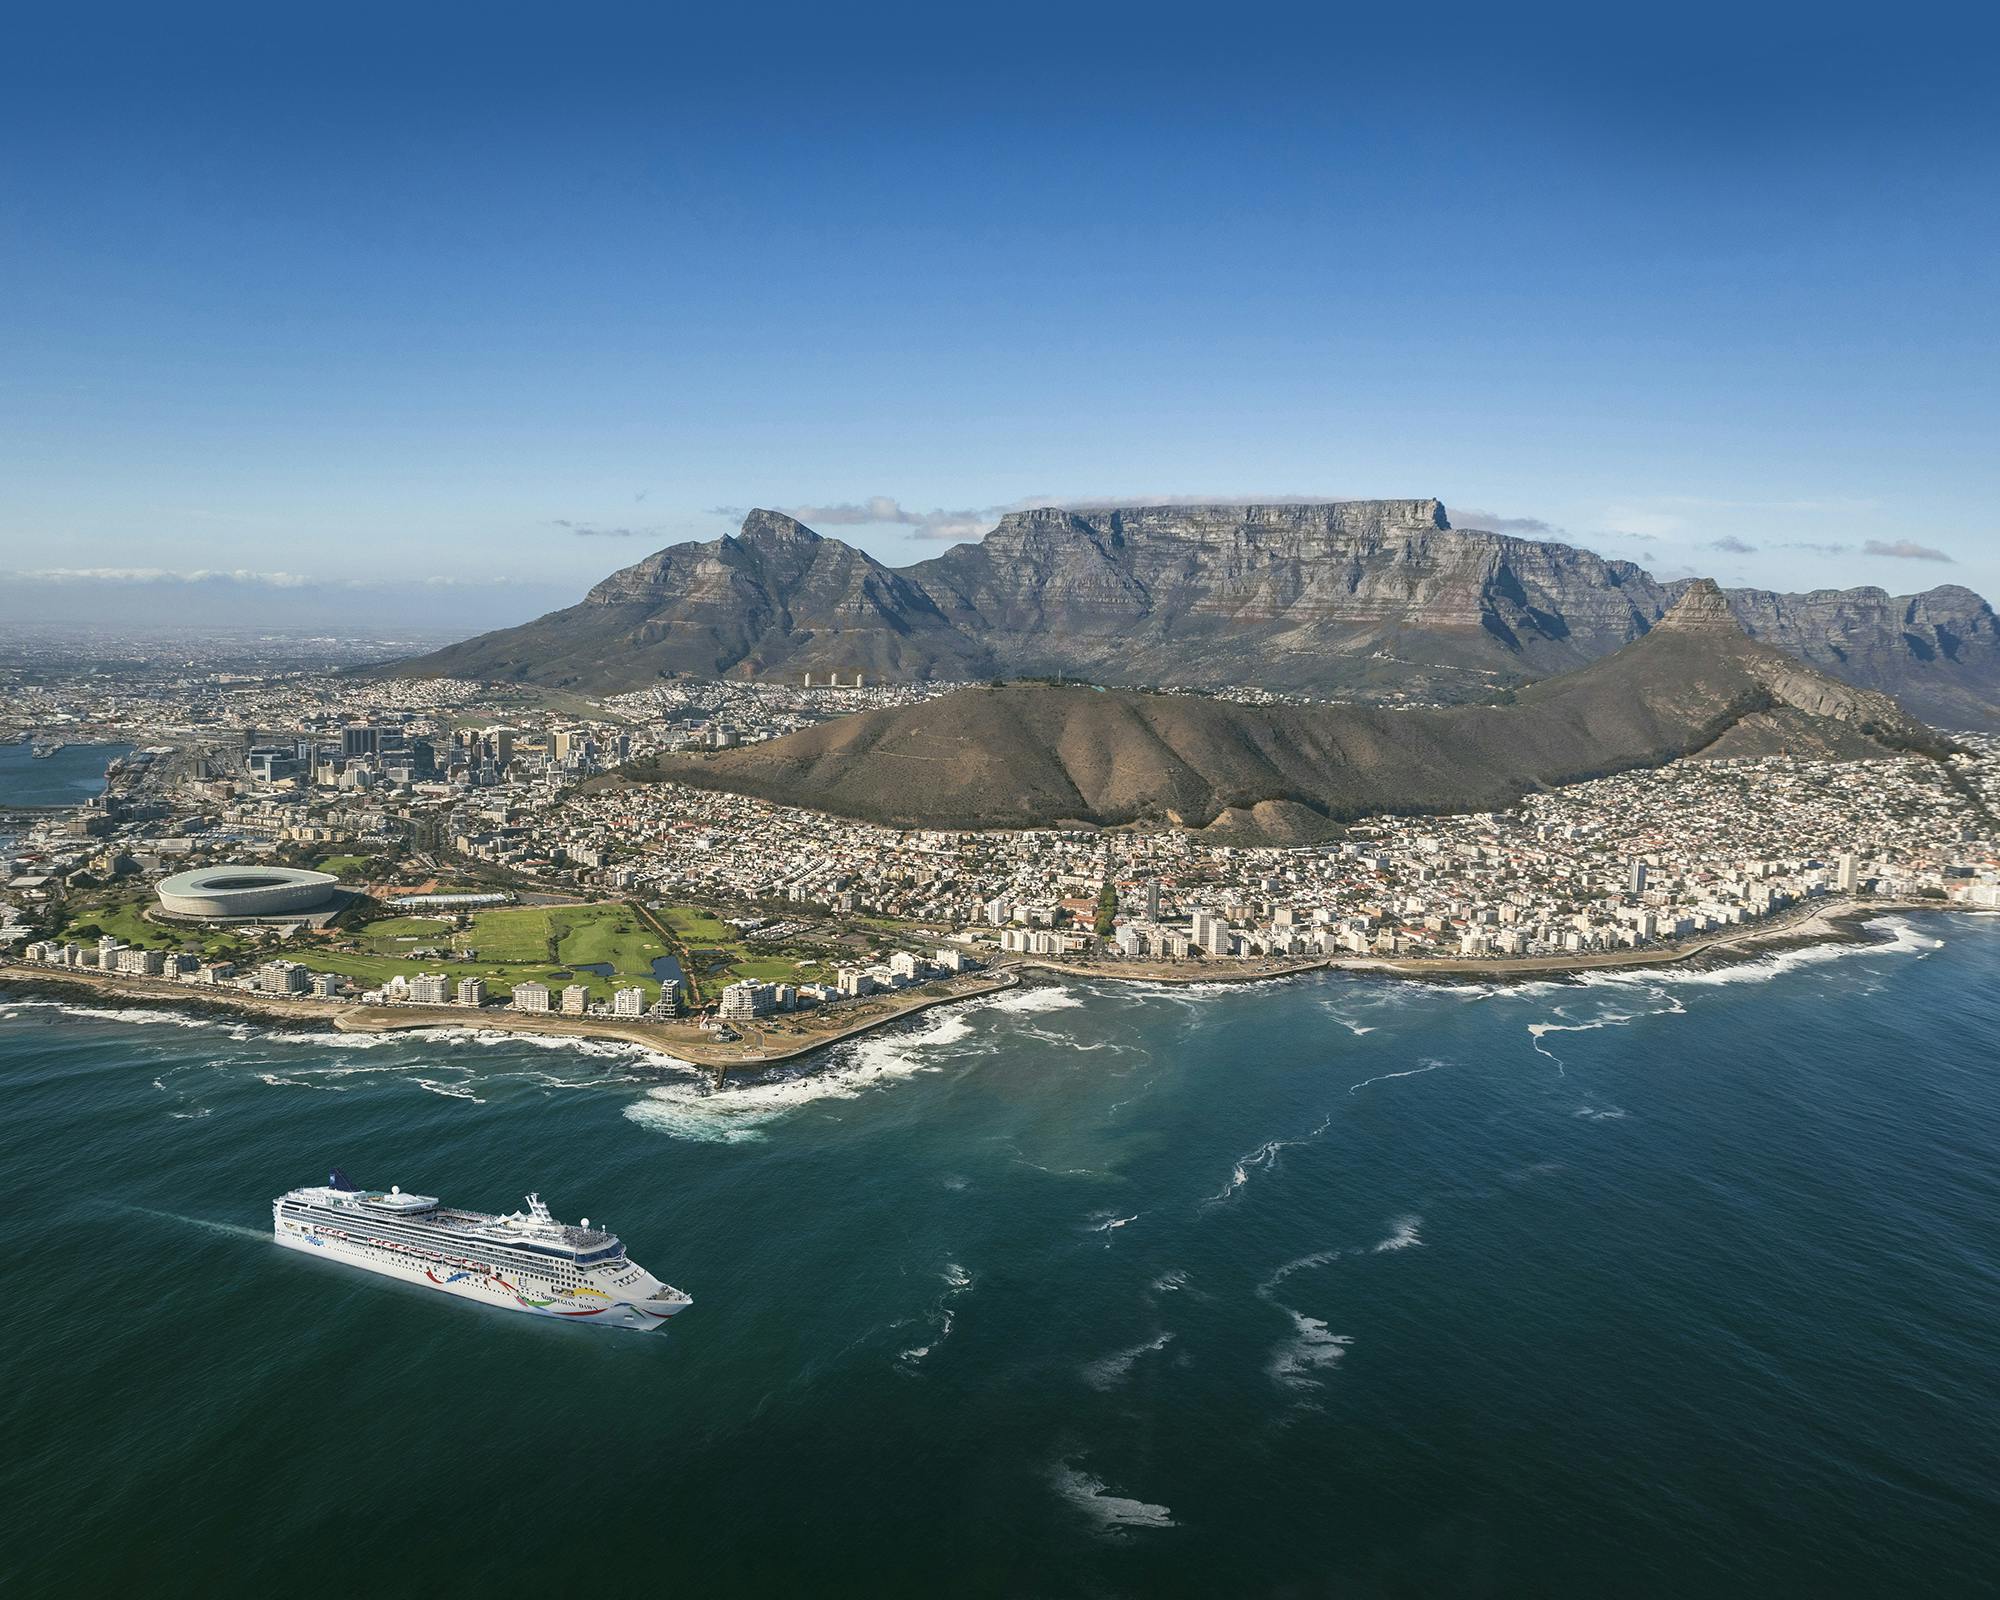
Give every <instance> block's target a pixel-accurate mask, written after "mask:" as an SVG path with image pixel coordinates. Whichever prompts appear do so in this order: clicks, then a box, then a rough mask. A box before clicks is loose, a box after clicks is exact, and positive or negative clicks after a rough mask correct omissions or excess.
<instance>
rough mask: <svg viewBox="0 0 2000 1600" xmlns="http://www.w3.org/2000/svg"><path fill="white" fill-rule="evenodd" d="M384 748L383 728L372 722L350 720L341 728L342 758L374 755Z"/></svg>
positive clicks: (350, 758) (349, 758) (349, 759)
mask: <svg viewBox="0 0 2000 1600" xmlns="http://www.w3.org/2000/svg"><path fill="white" fill-rule="evenodd" d="M381 748H382V730H381V729H380V728H377V727H376V726H375V725H374V724H373V723H372V722H350V723H348V724H347V726H346V727H344V728H342V729H341V730H340V754H341V759H343V760H348V761H351V760H352V759H353V758H354V757H356V756H372V755H375V754H377V753H379V752H380V750H381Z"/></svg>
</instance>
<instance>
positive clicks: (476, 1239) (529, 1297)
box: [271, 1168, 693, 1330]
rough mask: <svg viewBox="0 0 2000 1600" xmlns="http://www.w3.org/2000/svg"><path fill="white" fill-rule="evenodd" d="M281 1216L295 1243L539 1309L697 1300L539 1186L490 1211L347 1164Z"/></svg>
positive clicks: (588, 1315) (289, 1201)
mask: <svg viewBox="0 0 2000 1600" xmlns="http://www.w3.org/2000/svg"><path fill="white" fill-rule="evenodd" d="M271 1225H272V1229H273V1231H274V1232H275V1233H276V1235H277V1240H278V1243H280V1244H282V1245H286V1246H289V1247H290V1248H291V1249H294V1250H303V1251H307V1252H309V1253H312V1254H317V1255H325V1256H329V1257H331V1258H332V1259H333V1260H336V1261H344V1262H346V1263H347V1264H348V1265H349V1266H354V1267H362V1268H365V1269H366V1270H367V1271H369V1272H379V1273H381V1274H382V1275H383V1276H384V1277H389V1278H401V1279H402V1280H403V1281H404V1282H405V1283H416V1284H422V1285H423V1286H424V1287H425V1288H427V1289H442V1290H443V1291H444V1292H445V1293H446V1294H454V1295H457V1296H459V1297H460V1298H461V1299H465V1300H476V1301H478V1302H479V1303H480V1304H482V1305H490V1306H499V1307H501V1308H503V1309H505V1310H508V1311H525V1312H528V1313H529V1314H530V1315H532V1316H538V1317H566V1318H570V1319H573V1320H576V1321H580V1322H587V1323H591V1324H593V1325H595V1326H598V1327H614V1328H638V1329H642V1330H650V1329H653V1328H657V1327H659V1326H661V1325H662V1324H663V1323H664V1322H665V1321H666V1320H667V1318H669V1317H671V1316H672V1315H673V1314H674V1313H675V1312H677V1311H684V1310H686V1309H687V1307H688V1306H690V1305H691V1304H693V1302H692V1301H691V1300H690V1299H689V1297H688V1296H687V1295H685V1294H683V1293H681V1291H680V1290H678V1289H676V1288H673V1287H672V1286H670V1285H668V1284H664V1283H662V1282H661V1281H660V1280H659V1279H658V1278H656V1277H654V1276H653V1275H652V1274H651V1273H650V1272H648V1271H646V1269H645V1268H643V1267H641V1266H639V1265H638V1264H637V1263H636V1262H634V1261H633V1260H632V1259H631V1258H630V1257H628V1256H627V1255H626V1254H625V1247H624V1245H622V1244H621V1243H619V1241H618V1238H617V1236H616V1235H615V1234H611V1233H607V1232H606V1231H604V1230H603V1229H602V1228H593V1227H591V1225H590V1219H589V1218H588V1217H585V1218H584V1219H583V1223H582V1225H581V1226H578V1227H572V1226H570V1225H569V1224H568V1223H565V1222H558V1221H556V1220H555V1218H553V1217H552V1216H550V1215H549V1208H548V1207H547V1206H545V1205H543V1204H542V1201H541V1197H540V1196H539V1195H532V1194H531V1195H529V1196H528V1209H527V1210H526V1211H525V1212H522V1211H515V1212H512V1213H510V1214H509V1215H507V1216H488V1215H487V1214H486V1213H485V1212H483V1211H459V1210H456V1209H454V1208H452V1207H450V1206H443V1205H440V1204H438V1202H437V1201H436V1200H435V1199H434V1198H433V1197H431V1196H430V1195H422V1194H404V1193H403V1191H402V1190H401V1189H400V1188H394V1187H392V1188H390V1189H387V1190H381V1189H362V1188H359V1187H357V1186H356V1185H355V1184H353V1183H351V1182H350V1181H349V1180H348V1178H347V1175H346V1174H345V1173H343V1172H341V1171H340V1170H339V1169H338V1168H336V1169H335V1170H334V1172H333V1173H332V1175H331V1176H330V1177H329V1178H328V1180H327V1182H326V1183H325V1185H324V1186H322V1187H318V1188H311V1189H294V1190H292V1192H291V1193H290V1194H286V1195H280V1196H279V1197H278V1198H277V1199H276V1200H275V1201H273V1202H272V1204H271Z"/></svg>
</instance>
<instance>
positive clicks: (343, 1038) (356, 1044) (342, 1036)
mask: <svg viewBox="0 0 2000 1600" xmlns="http://www.w3.org/2000/svg"><path fill="white" fill-rule="evenodd" d="M419 1031H421V1030H419ZM257 1042H258V1043H259V1044H290V1045H305V1046H307V1047H309V1048H311V1049H314V1050H379V1049H381V1048H382V1046H384V1045H386V1044H395V1043H397V1039H396V1036H395V1035H394V1034H393V1033H342V1032H341V1031H340V1030H339V1029H338V1028H323V1029H322V1028H315V1029H313V1030H312V1031H311V1032H309V1033H301V1032H295V1031H281V1032H269V1033H266V1034H265V1035H264V1036H263V1037H262V1038H260V1039H259V1040H258V1041H257Z"/></svg>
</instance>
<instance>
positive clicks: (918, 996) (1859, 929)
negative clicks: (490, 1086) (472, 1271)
mask: <svg viewBox="0 0 2000 1600" xmlns="http://www.w3.org/2000/svg"><path fill="white" fill-rule="evenodd" d="M1948 909H1950V907H1949V906H1947V905H1944V904H1940V903H1938V902H1935V901H1906V900H1854V899H1848V898H1839V899H1831V898H1830V899H1827V900H1823V901H1815V902H1813V903H1811V904H1808V905H1805V906H1799V907H1795V908H1793V909H1791V910H1788V911H1785V912H1782V913H1780V914H1779V915H1777V916H1775V917H1768V918H1764V919H1761V920H1759V921H1757V922H1754V923H1747V924H1744V925H1741V926H1738V927H1733V928H1727V929H1723V930H1721V931H1718V932H1715V933H1710V934H1702V935H1699V936H1697V937H1695V938H1692V939H1688V940H1684V941H1682V942H1680V943H1678V944H1674V945H1667V946H1658V945H1656V946H1649V947H1647V948H1644V949H1637V950H1616V951H1603V952H1597V953H1592V954H1588V955H1562V956H1523V957H1490V956H1489V957H1482V958H1479V959H1476V960H1474V959H1464V960H1454V959H1449V958H1441V957H1423V958H1409V959H1400V960H1399V959H1395V958H1392V957H1381V956H1320V957H1314V958H1312V959H1309V960H1287V959H1271V960H1260V961H1229V962H1227V963H1225V962H1222V961H1219V960H1217V961H1171V962H1155V961H1121V962H1090V961H1053V960H1050V959H1048V958H1047V957H1043V956H1032V957H1027V958H1020V959H1013V960H1007V959H1005V958H1003V960H1002V961H1001V962H999V963H997V964H996V965H994V966H992V967H990V968H987V969H985V970H983V971H980V972H976V973H967V974H965V975H964V976H962V977H957V978H948V979H943V980H940V981H938V982H936V983H927V984H924V985H923V986H922V987H921V988H915V989H908V990H904V991H902V992H901V993H898V994H878V995H871V996H868V997H867V998H865V999H862V1000H859V1001H853V1002H849V1003H847V1004H845V1005H842V1006H839V1007H837V1008H827V1009H822V1010H819V1011H810V1012H800V1013H794V1014H792V1015H789V1016H783V1017H768V1018H760V1019H756V1020H752V1021H745V1022H742V1023H739V1024H737V1025H736V1027H737V1031H738V1034H739V1036H738V1037H737V1038H735V1039H719V1038H717V1037H716V1036H715V1034H714V1032H713V1031H711V1030H710V1029H707V1028H703V1027H702V1026H700V1025H699V1024H697V1023H694V1022H671V1023H661V1022H645V1021H637V1020H628V1019H625V1018H613V1017H566V1016H560V1015H555V1014H550V1013H545V1012H526V1011H513V1010H508V1009H504V1008H500V1007H487V1008H484V1009H481V1010H478V1011H473V1010H469V1009H467V1008H465V1007H462V1006H419V1005H394V1006H361V1005H343V1004H340V1003H338V1002H327V1001H323V1000H304V999H292V998H287V997H284V996H279V995H263V994H249V993H245V992H243V991H241V990H213V989H206V988H204V989H200V990H192V989H190V988H189V987H188V986H187V985H186V984H181V983H174V982H171V981H168V980H166V979H161V978H139V977H131V976H127V975H124V974H117V975H108V974H105V973H99V972H81V971H76V970H74V969H71V968H64V967H48V966H43V965H41V964H39V963H34V964H28V963H23V962H19V961H11V960H0V986H4V987H6V988H8V989H12V990H19V991H21V992H24V993H32V992H40V993H43V994H46V995H48V996H50V997H51V998H57V999H68V1000H72V1001H80V1000H81V999H82V998H83V997H84V996H86V995H87V996H88V997H89V999H90V1001H91V1002H92V1003H97V1004H102V1005H106V1006H115V1007H126V1008H133V1009H146V1008H149V1007H157V1006H163V1005H165V1006H175V1007H181V1008H185V1009H188V1010H192V1011H196V1012H209V1013H211V1014H217V1015H224V1016H234V1017H244V1016H249V1017H254V1018H256V1019H258V1020H259V1021H260V1022H263V1023H265V1024H266V1025H269V1026H274V1027H281V1028H287V1029H309V1028H324V1027H327V1026H332V1027H333V1028H335V1029H338V1030H339V1031H341V1032H343V1033H397V1032H406V1031H412V1030H418V1029H424V1028H472V1029H477V1030H480V1031H482V1032H497V1033H532V1034H541V1035H544V1036H555V1037H559V1038H571V1039H596V1040H605V1041H610V1042H613V1043H621V1044H630V1045H636V1046H638V1047H640V1048H641V1049H645V1050H652V1051H657V1052H658V1053H660V1054H662V1055H666V1056H671V1057H673V1058H674V1059H675V1060H676V1061H680V1062H684V1063H686V1064H687V1065H689V1066H694V1067H702V1068H705V1069H707V1070H709V1071H712V1072H713V1073H714V1074H715V1076H716V1081H717V1083H720V1082H722V1081H723V1079H724V1078H725V1077H726V1076H727V1075H728V1074H729V1073H730V1072H731V1071H754V1070H756V1069H758V1068H761V1067H766V1066H774V1065H777V1064H778V1063H780V1062H786V1061H793V1060H796V1059H798V1058H799V1057H801V1056H807V1055H811V1054H812V1053H813V1052H815V1051H818V1050H824V1049H826V1048H828V1047H829V1046H832V1045H836V1044H839V1043H841V1042H843V1041H845V1040H848V1039H854V1038H858V1037H859V1036H861V1035H862V1034H866V1033H871V1032H873V1031H874V1030H876V1029H878V1028H885V1027H888V1026H890V1025H891V1024H894V1023H898V1022H902V1021H904V1020H906V1019H907V1018H910V1017H914V1016H917V1015H919V1014H921V1013H923V1012H925V1011H930V1010H933V1009H934V1008H936V1007H938V1006H945V1005H952V1004H954V1003H956V1002H958V1001H961V1000H973V999H977V998H978V997H980V996H981V995H987V994H993V993H995V992H997V991H999V990H1002V989H1008V988H1012V987H1014V986H1015V985H1017V984H1019V983H1020V982H1021V981H1022V978H1023V977H1024V976H1026V975H1028V974H1032V973H1047V974H1049V975H1051V976H1055V977H1063V978H1088V979H1091V980H1093V981H1110V982H1116V983H1182V984H1208V983H1266V982H1272V981H1275V980H1278V979H1283V978H1293V977H1298V976H1300V975H1301V974H1304V973H1309V972H1326V971H1333V972H1355V973H1364V974H1366V973H1373V974H1384V975H1389V976H1394V977H1403V978H1412V979H1418V980H1433V981H1437V982H1446V983H1453V982H1465V981H1468V980H1476V981H1480V982H1503V983H1504V982H1508V981H1515V980H1518V981H1521V982H1528V981H1532V980H1537V979H1546V978H1552V977H1563V976H1566V975H1570V974H1575V973H1583V972H1591V971H1595V970H1598V969H1600V968H1608V967H1618V968H1628V969H1629V968H1645V967H1662V966H1672V965H1678V964H1681V963H1685V962H1690V961H1695V960H1700V959H1704V958H1705V959H1708V960H1712V961H1716V962H1727V961H1747V960H1754V959H1756V958H1757V957H1759V956H1763V955H1768V954H1770V953H1771V952H1772V951H1773V950H1776V949H1789V948H1796V947H1798V946H1801V945H1809V944H1825V943H1854V942H1859V941H1862V940H1865V939H1866V938H1867V934H1866V933H1865V931H1864V928H1865V925H1866V923H1867V922H1868V921H1869V920H1870V919H1871V918H1874V917H1878V916H1882V915H1885V914H1887V913H1890V912H1896V911H1939V910H1948Z"/></svg>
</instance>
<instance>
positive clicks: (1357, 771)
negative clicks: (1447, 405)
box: [630, 581, 1943, 840]
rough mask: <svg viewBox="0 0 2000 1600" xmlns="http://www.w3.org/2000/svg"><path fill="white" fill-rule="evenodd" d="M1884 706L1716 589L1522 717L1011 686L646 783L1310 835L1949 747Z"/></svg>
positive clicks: (813, 801)
mask: <svg viewBox="0 0 2000 1600" xmlns="http://www.w3.org/2000/svg"><path fill="white" fill-rule="evenodd" d="M1942 747H1943V746H1942V741H1940V740H1939V739H1938V737H1937V736H1936V735H1935V734H1934V733H1933V732H1932V731H1931V730H1930V729H1929V728H1927V727H1925V726H1924V725H1923V724H1922V723H1920V722H1916V721H1914V720H1913V719H1911V718H1910V717H1908V716H1906V715H1905V714H1904V713H1903V712H1902V711H1901V710H1900V709H1899V708H1898V707H1897V706H1896V704H1895V703H1894V702H1893V701H1892V700H1890V699H1888V698H1887V697H1886V696H1884V695H1880V694H1876V693H1873V692H1871V691H1867V690H1862V689H1856V688H1853V687H1851V686H1849V685H1847V684H1844V683H1839V682H1837V681H1835V680H1834V679H1831V678H1828V677H1826V676H1824V675H1823V674H1821V673H1818V672H1815V671H1814V670H1813V669H1811V668H1809V667H1806V666H1804V665H1803V664H1802V663H1800V662H1798V661H1797V660H1795V659H1794V658H1792V657H1790V656H1787V655H1784V654H1783V653H1781V652H1779V651H1777V650H1775V649H1772V648H1770V647H1768V646H1765V645H1760V644H1756V643H1754V642H1752V641H1751V640H1750V639H1749V638H1747V637H1746V636H1745V635H1744V634H1743V632H1742V631H1741V629H1740V627H1739V626H1738V625H1737V623H1736V622H1735V620H1734V618H1733V617H1732V616H1731V614H1730V612H1729V608H1728V604H1727V602H1726V600H1725V599H1724V597H1723V596H1722V594H1721V592H1720V591H1719V590H1717V589H1716V588H1715V586H1714V585H1713V584H1710V583H1707V582H1705V581H1704V582H1703V583H1700V584H1697V585H1695V586H1694V587H1693V588H1692V589H1690V590H1689V592H1688V594H1687V595H1686V597H1685V598H1684V599H1683V600H1682V601H1681V602H1680V604H1679V605H1677V606H1676V607H1675V609H1674V611H1673V612H1672V613H1671V614H1670V615H1669V616H1668V617H1667V618H1666V619H1665V620H1664V621H1663V622H1662V623H1661V624H1660V625H1659V626H1658V627H1656V628H1655V629H1653V631H1651V632H1650V633H1648V634H1647V635H1645V636H1644V637H1643V638H1641V639H1639V640H1638V641H1636V642H1635V643H1633V644H1631V645H1628V646H1627V647H1626V648H1625V649H1623V650H1621V651H1619V652H1618V653H1617V654H1616V655H1613V656H1611V657H1608V658H1607V659H1605V660H1603V661H1600V662H1597V663H1594V664H1593V665H1591V666H1589V667H1586V668H1584V669H1582V670H1581V671H1578V672H1573V673H1569V674H1566V675H1564V676H1562V677H1559V678H1551V679H1547V680H1544V681H1543V682H1542V683H1539V684H1536V685H1533V686H1531V687H1530V688H1528V689H1526V690H1524V691H1522V693H1521V694H1520V696H1519V697H1518V699H1517V701H1516V702H1515V703H1514V704H1511V705H1505V706H1481V707H1464V708H1457V709H1452V710H1428V711H1388V710H1381V709H1376V708H1372V707H1361V706H1250V705H1242V704H1238V703H1236V702H1233V701H1226V700H1212V699H1204V698H1199V697H1193V696H1180V695H1158V694H1145V693H1137V692H1132V691H1123V690H1098V689H1090V688H1081V687H1057V686H1050V685H1042V684H1010V685H1007V686H1005V687H999V688H980V689H967V690H962V691H960V692H958V693H956V694H951V695H946V696H943V697H941V698H939V699H936V700H931V701H927V702H925V703H923V704H921V705H917V706H911V707H905V708H900V709H895V710H885V711H876V712H868V713H864V714H862V715H859V716H854V717H847V718H843V719H841V720H839V721H836V722H831V723H828V724H825V725H824V726H821V727H816V728H810V729H806V730H804V731H803V732H800V733H795V734H791V735H788V736H786V737H785V738H782V739H776V740H773V741H771V742H770V743H768V744H763V745H756V746H752V747H749V748H745V749H741V750H732V751H727V752H723V753H722V754H719V755H716V756H711V757H690V758H679V757H675V758H665V759H661V760H658V761H655V762H651V763H647V764H644V765H643V766H642V767H640V768H635V769H631V773H630V775H631V776H633V777H637V778H642V779H665V780H671V781H674V782H680V783H689V784H695V785H698V786H701V787H705V788H715V789H724V790H730V791H734V792H738V793H743V794H751V795H758V796H761V797H763V798H766V799H769V800H773V801H776V802H778V803H780V804H785V805H796V806H805V807H810V808H813V809H817V810H824V811H831V812H835V813H839V814H842V815H847V816H855V817H861V818H865V819H868V820H872V821H877V822H882V823H886V824H890V825H892V826H898V827H966V828H1015V827H1031V826H1045V825H1049V824H1055V823H1063V822H1079V823H1089V824H1097V825H1118V824H1126V823H1172V822H1178V823H1183V824H1186V825H1188V826H1192V827H1205V826H1208V825H1210V824H1214V823H1217V822H1218V820H1219V821H1220V823H1221V825H1222V826H1224V827H1228V828H1230V829H1232V830H1233V831H1239V832H1244V833H1254V834H1257V835H1260V836H1262V837H1265V838H1272V839H1277V840H1299V839H1304V838H1309V837H1312V836H1313V835H1315V834H1317V833H1320V832H1323V831H1325V830H1326V829H1327V828H1328V827H1329V826H1330V825H1331V824H1335V823H1338V822H1341V821H1345V820H1349V819H1352V818H1355V817H1358V816H1362V815H1366V814H1369V813H1373V812H1385V811H1402V812H1437V811H1468V810H1470V811H1477V810H1486V809H1492V808H1499V807H1504V806H1507V805H1511V804H1512V803H1513V802H1514V801H1516V800H1517V799H1519V798H1520V796H1521V795H1522V794H1524V793H1526V792H1527V791H1529V790H1531V789H1535V788H1540V787H1547V786H1552V785H1556V784H1563V783H1575V782H1580V781H1583V780H1585V779H1589V778H1593V777H1600V776H1603V775H1605V774H1607V773H1612V772H1618V771H1623V770H1626V769H1629V768H1633V767H1644V766H1657V765H1660V764H1663V763H1665V762H1667V761H1670V760H1673V759H1675V758H1677V757H1683V756H1690V755H1697V754H1701V753H1704V752H1714V753H1716V754H1728V755H1751V754H1760V753H1768V752H1772V751H1777V750H1780V749H1788V750H1791V751H1792V752H1794V753H1799V754H1814V755H1825V756H1832V757H1837V758H1862V757H1870V756H1882V755H1886V754H1889V753H1891V752H1894V751H1900V750H1909V749H1917V750H1936V749H1940V748H1942Z"/></svg>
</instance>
